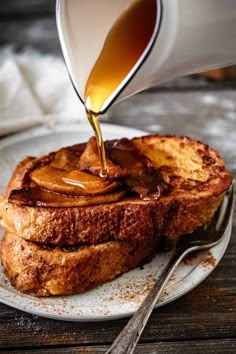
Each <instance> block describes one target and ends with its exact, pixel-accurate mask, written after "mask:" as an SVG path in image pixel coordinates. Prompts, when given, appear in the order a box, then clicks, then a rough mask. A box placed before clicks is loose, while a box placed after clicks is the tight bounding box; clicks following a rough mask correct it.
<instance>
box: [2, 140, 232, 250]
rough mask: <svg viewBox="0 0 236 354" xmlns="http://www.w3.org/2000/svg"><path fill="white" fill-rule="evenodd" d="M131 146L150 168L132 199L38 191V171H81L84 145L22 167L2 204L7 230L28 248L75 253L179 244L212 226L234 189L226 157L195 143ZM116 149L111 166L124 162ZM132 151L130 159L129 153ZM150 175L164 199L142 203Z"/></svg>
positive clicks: (131, 181)
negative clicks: (82, 247)
mask: <svg viewBox="0 0 236 354" xmlns="http://www.w3.org/2000/svg"><path fill="white" fill-rule="evenodd" d="M130 142H131V144H132V145H133V146H134V148H135V149H136V150H137V151H138V154H139V155H140V156H141V159H140V161H141V160H142V161H144V163H143V162H142V163H141V162H140V161H138V162H137V163H136V164H134V166H133V167H132V171H131V172H132V173H131V177H130V175H128V178H127V179H128V186H129V185H131V188H133V186H134V189H133V190H131V192H130V191H128V192H127V190H126V188H127V185H126V186H125V187H124V186H123V187H122V186H121V188H120V187H118V189H115V190H113V191H111V192H110V193H107V194H104V195H87V196H86V195H85V196H84V195H83V196H78V197H75V196H70V195H64V194H58V193H54V192H53V191H45V190H44V189H42V188H41V189H40V188H38V187H37V188H36V189H35V188H34V185H33V187H32V181H30V180H29V174H30V173H31V172H32V171H34V170H35V169H38V168H42V167H44V166H47V165H50V164H51V165H54V166H56V167H57V168H58V166H59V167H60V169H64V170H71V169H74V168H75V164H76V167H77V168H79V167H80V166H79V165H80V158H81V156H82V155H83V153H84V152H85V151H86V144H78V145H75V146H72V147H68V148H63V149H61V150H59V151H58V152H56V153H51V154H49V155H47V156H43V157H41V158H27V159H25V160H24V161H22V162H21V163H20V164H19V165H18V167H17V168H16V170H15V172H14V173H13V176H12V178H11V180H10V182H9V185H8V189H7V193H6V196H2V197H1V202H0V214H1V217H0V219H1V225H2V226H3V227H4V228H5V229H6V230H7V231H9V232H11V233H13V234H16V235H17V236H20V237H22V238H24V239H26V240H30V241H35V242H40V243H47V244H54V245H64V244H66V245H73V244H88V243H89V244H96V243H104V242H108V241H113V240H121V241H122V240H145V238H146V237H147V235H151V236H155V237H157V238H158V237H159V236H160V235H165V236H166V237H168V238H170V239H175V238H177V237H178V236H179V235H181V234H186V233H191V232H193V231H194V230H195V229H196V228H198V227H200V226H202V225H205V224H207V223H208V222H209V221H210V220H211V218H212V216H213V214H214V212H215V211H216V209H217V207H218V206H219V204H220V202H221V200H222V198H223V196H224V193H225V191H226V190H227V189H228V187H229V186H230V184H231V182H232V177H231V175H230V173H229V172H228V171H227V170H226V168H225V165H224V162H223V160H222V159H221V157H220V155H219V153H218V152H216V151H215V150H213V149H211V148H210V147H209V146H207V145H206V144H203V143H201V142H199V141H195V140H192V139H190V138H187V137H176V136H160V135H152V136H144V137H141V138H134V139H132V140H130ZM114 144H115V145H114ZM118 144H119V141H118ZM122 144H123V142H122ZM129 144H130V143H129ZM116 145H117V141H115V142H114V141H112V142H106V148H107V152H108V155H109V156H110V157H111V158H112V155H116V154H113V150H112V148H111V146H116ZM124 151H125V154H123V155H124V157H125V156H127V154H128V151H129V149H128V148H127V149H126V150H125V149H124ZM115 152H116V151H115ZM85 155H86V154H85ZM118 157H119V156H118ZM113 162H114V163H116V160H115V161H113ZM83 163H84V160H83ZM77 165H78V166H77ZM87 165H89V164H87ZM131 165H132V164H131ZM127 167H129V163H128V164H127V163H126V164H125V167H124V168H123V170H122V172H121V173H120V172H119V174H120V175H122V178H125V177H124V176H125V172H124V171H125V169H127ZM139 168H140V169H141V170H142V173H141V174H140V176H141V177H140V178H139V180H138V179H137V178H135V173H137V175H138V176H139V170H138V169H139ZM153 171H154V172H153ZM155 171H157V178H156V174H155V173H156V172H155ZM150 173H151V175H152V173H153V176H154V177H155V178H156V188H157V189H156V190H157V191H159V189H160V190H162V189H163V190H164V193H161V192H160V193H159V194H158V193H153V194H150V195H151V196H154V197H153V198H146V197H144V198H140V196H139V195H138V194H137V193H136V191H139V190H140V186H139V185H138V187H137V181H138V183H140V184H141V191H142V193H143V190H144V189H145V187H146V186H143V179H144V180H145V178H146V176H147V177H148V178H147V181H148V184H149V177H150ZM140 181H141V182H140ZM116 182H117V180H116ZM118 182H119V179H118ZM152 182H153V180H152ZM121 184H122V183H121ZM118 185H119V183H118ZM160 185H161V188H159V186H160ZM162 186H164V187H163V188H162ZM166 186H167V187H166ZM31 187H32V188H31ZM154 187H155V185H154ZM119 188H120V189H119ZM158 188H159V189H158ZM165 188H166V189H165ZM151 192H153V190H152V191H151ZM135 193H136V194H135ZM45 194H46V195H48V194H49V195H50V198H48V197H47V196H45ZM45 200H46V202H45ZM58 200H59V201H58ZM50 203H51V204H50ZM93 204H94V205H93Z"/></svg>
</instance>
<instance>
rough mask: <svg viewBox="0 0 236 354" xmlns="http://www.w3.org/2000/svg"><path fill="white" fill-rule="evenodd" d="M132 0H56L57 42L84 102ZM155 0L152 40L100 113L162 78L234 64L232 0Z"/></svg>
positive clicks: (235, 20)
mask: <svg viewBox="0 0 236 354" xmlns="http://www.w3.org/2000/svg"><path fill="white" fill-rule="evenodd" d="M133 1H135V0H57V10H56V14H57V15H56V18H57V26H58V32H59V37H60V41H61V46H62V50H63V54H64V58H65V61H66V65H67V68H68V71H69V74H70V77H71V80H72V83H73V85H74V87H75V90H76V92H77V93H78V95H79V97H80V99H81V100H82V102H83V99H84V90H85V85H86V82H87V79H88V76H89V74H90V72H91V69H92V68H93V66H94V64H95V62H96V60H97V58H98V56H99V54H100V52H101V49H102V47H103V43H104V40H105V38H106V36H107V34H108V32H109V30H110V28H111V26H112V25H113V23H114V22H115V21H116V19H117V18H118V17H119V16H120V15H121V14H122V12H123V11H124V10H125V9H126V8H127V6H130V4H131V3H132V2H133ZM146 1H148V0H146ZM156 2H157V16H156V26H155V29H154V33H153V36H152V37H151V39H150V43H149V45H148V46H147V48H146V50H145V51H144V53H143V55H142V57H140V59H139V61H138V62H137V65H135V67H134V68H133V70H131V72H130V73H129V74H128V75H127V77H126V78H125V79H124V81H123V82H122V84H121V85H120V86H119V89H118V91H117V92H116V94H115V97H113V98H112V99H110V100H109V99H108V100H107V101H106V102H105V103H104V105H103V107H102V112H104V111H106V109H107V108H108V107H109V106H110V105H111V104H112V103H113V102H118V101H120V100H122V99H124V98H126V97H128V96H130V95H133V94H135V93H136V92H138V91H141V90H144V89H146V88H148V87H152V86H154V85H157V84H158V83H160V82H164V81H167V80H169V79H173V78H176V77H179V76H184V75H188V74H193V73H197V72H202V71H205V70H209V69H214V68H219V67H223V66H228V65H232V64H234V63H236V0H156Z"/></svg>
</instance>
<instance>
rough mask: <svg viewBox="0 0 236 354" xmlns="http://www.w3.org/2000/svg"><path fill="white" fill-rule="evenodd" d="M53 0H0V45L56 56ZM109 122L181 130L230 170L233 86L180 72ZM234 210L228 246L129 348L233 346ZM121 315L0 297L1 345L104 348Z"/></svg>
mask: <svg viewBox="0 0 236 354" xmlns="http://www.w3.org/2000/svg"><path fill="white" fill-rule="evenodd" d="M54 7H55V1H53V0H50V1H49V0H27V1H26V0H20V1H16V0H15V1H14V0H8V1H7V2H5V1H1V2H0V20H1V21H0V49H3V47H4V46H11V47H13V48H14V49H15V50H17V51H20V50H25V49H26V48H33V49H36V50H37V51H39V52H41V53H50V54H54V55H60V56H61V50H60V44H59V40H58V36H57V31H56V24H55V17H54ZM103 120H104V121H106V122H110V123H115V124H121V125H126V126H131V127H135V128H139V129H144V130H146V131H147V132H150V133H161V134H177V135H188V136H190V137H192V138H195V139H198V140H202V141H204V142H206V143H208V144H209V145H210V146H211V147H213V148H216V149H217V150H219V151H220V153H221V154H222V156H223V158H224V159H225V161H226V164H227V167H228V168H229V169H230V170H231V172H232V174H233V176H234V178H236V87H235V82H234V81H227V82H220V83H219V82H218V83H215V82H213V81H208V80H206V79H202V78H196V77H187V78H181V79H178V80H175V81H171V82H169V83H166V84H163V85H160V87H157V88H153V89H151V90H149V91H148V92H142V93H140V94H138V95H135V96H133V97H131V98H129V99H128V100H126V101H124V102H121V103H120V104H119V105H117V106H114V107H113V108H112V109H111V111H110V112H109V113H108V114H107V115H106V116H105V117H103ZM235 269H236V213H234V222H233V233H232V238H231V241H230V244H229V247H228V249H227V251H226V253H225V255H224V257H223V259H222V261H221V262H220V264H219V265H218V266H217V268H216V269H215V270H214V272H213V273H212V274H211V275H210V276H209V277H208V278H207V279H206V280H205V281H204V282H203V283H202V284H200V285H199V286H198V287H197V288H196V289H194V290H192V291H191V292H189V293H188V294H186V295H185V296H183V297H182V298H180V299H178V300H176V301H174V302H172V303H170V304H168V305H166V306H164V307H161V308H159V309H156V310H155V311H154V312H153V314H152V316H151V318H150V320H149V322H148V325H147V327H146V328H145V330H144V332H143V335H142V337H141V341H140V344H139V345H138V348H137V350H136V353H139V354H141V353H142V354H143V353H144V354H146V353H147V354H152V353H161V354H162V353H207V354H208V353H219V354H221V353H223V354H224V353H235V352H236V272H235ZM126 323H127V319H123V320H116V321H108V322H94V323H75V322H60V321H55V320H49V319H45V318H40V317H38V316H33V315H30V314H27V313H24V312H21V311H18V310H15V309H13V308H10V307H8V306H6V305H4V304H1V303H0V352H2V353H53V354H57V353H58V354H61V353H85V354H86V353H90V354H94V353H104V352H105V351H106V350H107V349H108V347H109V345H110V344H111V343H112V341H113V340H114V339H115V338H116V336H117V335H118V334H119V332H120V331H121V329H122V328H123V327H124V325H125V324H126Z"/></svg>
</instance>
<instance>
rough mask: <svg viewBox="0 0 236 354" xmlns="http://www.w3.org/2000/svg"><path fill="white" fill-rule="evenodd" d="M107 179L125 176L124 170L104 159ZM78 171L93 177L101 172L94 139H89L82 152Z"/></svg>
mask: <svg viewBox="0 0 236 354" xmlns="http://www.w3.org/2000/svg"><path fill="white" fill-rule="evenodd" d="M106 165H107V171H106V172H107V177H108V178H109V179H114V178H120V177H123V176H125V175H126V172H127V171H126V169H122V168H121V167H120V166H118V165H115V164H113V163H112V162H111V161H110V160H108V159H106ZM79 168H80V170H87V171H90V172H91V173H92V174H93V175H95V176H99V174H100V173H101V170H102V165H101V160H100V157H99V154H98V148H97V143H96V138H95V137H92V138H90V139H89V141H88V143H87V145H86V148H85V150H84V152H83V153H82V155H81V157H80V160H79Z"/></svg>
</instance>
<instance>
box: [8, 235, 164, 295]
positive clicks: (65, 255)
mask: <svg viewBox="0 0 236 354" xmlns="http://www.w3.org/2000/svg"><path fill="white" fill-rule="evenodd" d="M159 241H160V239H158V238H152V237H149V236H148V237H147V238H146V240H129V241H110V242H105V243H102V244H97V245H89V246H88V245H84V246H73V247H62V248H59V247H52V246H48V245H40V244H38V243H35V242H32V241H26V240H24V239H23V238H21V237H18V236H15V235H13V234H11V233H8V232H6V233H5V235H4V238H3V241H2V246H1V259H2V264H3V267H4V270H5V273H6V275H7V276H8V277H9V279H10V281H11V283H12V285H13V286H15V287H16V288H17V289H18V290H19V291H21V292H23V293H27V294H29V295H33V296H50V295H69V294H78V293H82V292H85V291H87V290H89V289H92V288H94V287H96V286H98V285H100V284H102V283H104V282H106V281H108V280H112V279H114V278H115V277H117V276H118V275H120V274H122V273H124V272H126V271H129V270H131V269H133V268H136V267H137V266H138V265H140V264H142V263H144V262H147V261H149V260H150V259H151V258H152V256H153V255H154V254H155V253H156V252H157V249H158V247H159Z"/></svg>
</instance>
